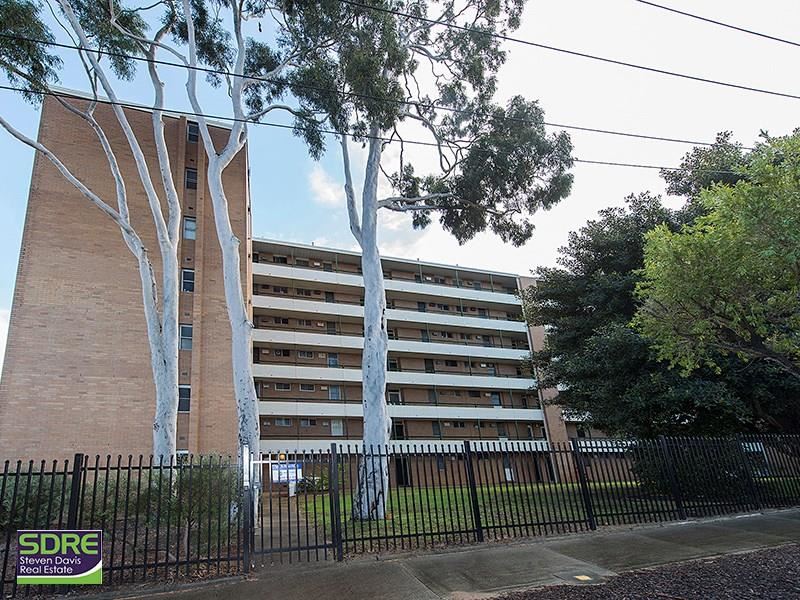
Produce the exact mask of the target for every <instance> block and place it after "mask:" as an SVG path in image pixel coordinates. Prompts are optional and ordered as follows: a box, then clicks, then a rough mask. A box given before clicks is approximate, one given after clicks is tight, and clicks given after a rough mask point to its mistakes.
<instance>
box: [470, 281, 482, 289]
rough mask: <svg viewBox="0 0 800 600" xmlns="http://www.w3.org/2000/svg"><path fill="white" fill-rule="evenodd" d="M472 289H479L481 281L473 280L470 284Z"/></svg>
mask: <svg viewBox="0 0 800 600" xmlns="http://www.w3.org/2000/svg"><path fill="white" fill-rule="evenodd" d="M472 289H475V290H479V289H481V282H480V281H476V282H474V283H473V284H472Z"/></svg>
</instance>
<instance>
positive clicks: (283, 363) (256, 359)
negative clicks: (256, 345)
mask: <svg viewBox="0 0 800 600" xmlns="http://www.w3.org/2000/svg"><path fill="white" fill-rule="evenodd" d="M308 360H312V359H308ZM253 364H256V365H277V366H288V367H313V368H316V369H360V368H361V363H359V364H357V365H345V364H341V363H340V364H331V363H308V362H305V363H304V362H300V361H299V360H293V361H292V360H286V361H270V360H265V359H262V358H260V357H255V356H254V357H253ZM447 369H448V367H446V368H445V369H438V370H437V369H436V368H435V367H434V368H432V369H429V368H425V369H411V368H408V367H403V366H402V365H399V366H394V365H391V364H390V365H389V366H388V367H387V368H386V371H387V372H388V373H427V374H429V375H464V376H467V377H502V378H507V379H533V376H531V377H526V376H525V374H524V373H521V372H520V373H498V372H496V371H494V372H492V371H488V372H475V371H473V370H472V369H469V370H467V371H455V370H447ZM449 369H455V367H449Z"/></svg>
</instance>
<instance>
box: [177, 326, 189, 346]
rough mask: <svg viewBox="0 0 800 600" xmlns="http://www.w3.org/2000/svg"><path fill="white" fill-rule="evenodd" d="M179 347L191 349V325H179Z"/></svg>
mask: <svg viewBox="0 0 800 600" xmlns="http://www.w3.org/2000/svg"><path fill="white" fill-rule="evenodd" d="M179 327H180V336H181V339H180V345H179V347H180V349H181V350H191V349H192V326H191V325H180V326H179Z"/></svg>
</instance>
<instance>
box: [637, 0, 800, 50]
mask: <svg viewBox="0 0 800 600" xmlns="http://www.w3.org/2000/svg"><path fill="white" fill-rule="evenodd" d="M635 2H639V3H641V4H647V5H648V6H652V7H653V8H660V9H661V10H666V11H669V12H671V13H675V14H678V15H682V16H684V17H689V18H691V19H697V20H698V21H705V22H706V23H711V24H713V25H719V26H720V27H727V28H728V29H733V30H735V31H739V32H741V33H747V34H750V35H755V36H758V37H761V38H764V39H767V40H772V41H773V42H781V43H782V44H789V45H790V46H797V47H800V42H793V41H792V40H787V39H784V38H779V37H776V36H774V35H769V34H767V33H761V32H759V31H753V30H752V29H745V28H744V27H738V26H736V25H731V24H730V23H723V22H722V21H716V20H714V19H709V18H708V17H701V16H700V15H695V14H692V13H688V12H684V11H682V10H678V9H677V8H672V7H671V6H663V5H661V4H656V3H655V2H649V1H648V0H635Z"/></svg>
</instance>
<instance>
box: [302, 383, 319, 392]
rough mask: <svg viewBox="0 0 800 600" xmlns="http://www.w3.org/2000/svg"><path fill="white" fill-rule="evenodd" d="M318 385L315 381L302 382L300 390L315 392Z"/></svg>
mask: <svg viewBox="0 0 800 600" xmlns="http://www.w3.org/2000/svg"><path fill="white" fill-rule="evenodd" d="M315 389H317V388H316V386H315V385H314V384H313V383H301V384H300V391H301V392H313V391H314V390H315Z"/></svg>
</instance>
